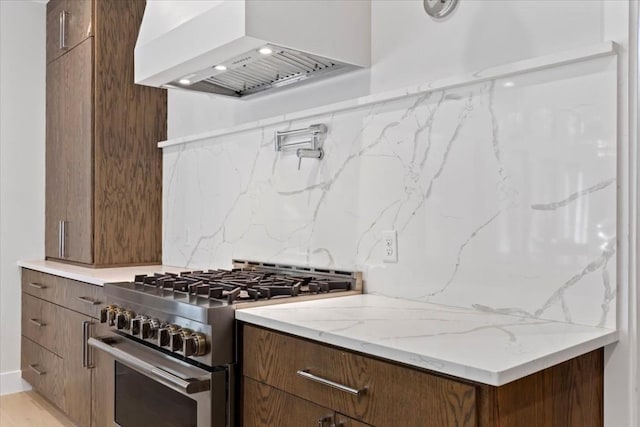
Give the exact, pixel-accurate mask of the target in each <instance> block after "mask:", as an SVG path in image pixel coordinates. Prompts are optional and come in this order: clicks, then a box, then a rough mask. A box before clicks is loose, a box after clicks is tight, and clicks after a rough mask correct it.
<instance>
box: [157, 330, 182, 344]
mask: <svg viewBox="0 0 640 427" xmlns="http://www.w3.org/2000/svg"><path fill="white" fill-rule="evenodd" d="M179 329H180V328H178V327H177V326H175V325H167V326H163V327H162V328H159V329H158V346H160V347H168V346H169V344H171V335H172V334H174V333H176V332H178V330H179Z"/></svg>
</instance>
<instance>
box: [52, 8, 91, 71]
mask: <svg viewBox="0 0 640 427" xmlns="http://www.w3.org/2000/svg"><path fill="white" fill-rule="evenodd" d="M92 35H93V1H91V0H51V1H50V2H49V3H48V4H47V63H49V62H51V61H53V60H55V59H56V58H58V57H60V56H62V55H64V54H66V53H67V52H69V51H71V49H73V48H74V47H76V46H77V45H78V44H80V43H81V42H82V41H83V40H85V39H86V38H87V37H90V36H92Z"/></svg>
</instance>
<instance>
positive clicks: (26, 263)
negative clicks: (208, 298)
mask: <svg viewBox="0 0 640 427" xmlns="http://www.w3.org/2000/svg"><path fill="white" fill-rule="evenodd" d="M16 264H17V265H18V266H19V267H22V268H26V269H29V270H34V271H39V272H41V273H46V274H51V275H54V276H59V277H64V278H66V279H71V280H77V281H79V282H83V283H89V284H91V285H96V286H104V285H105V284H106V283H117V282H126V281H132V280H133V278H134V277H135V275H136V274H149V273H153V272H160V271H173V270H177V271H180V270H183V269H181V268H179V267H173V266H167V265H162V264H154V265H142V266H140V265H138V266H126V267H105V268H90V267H82V266H78V265H74V264H64V263H60V262H55V261H49V260H19V261H18V262H17V263H16Z"/></svg>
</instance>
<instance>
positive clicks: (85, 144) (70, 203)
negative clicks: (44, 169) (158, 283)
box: [62, 1, 93, 264]
mask: <svg viewBox="0 0 640 427" xmlns="http://www.w3.org/2000/svg"><path fill="white" fill-rule="evenodd" d="M79 3H84V2H82V1H80V2H79ZM62 61H63V62H64V74H65V78H64V82H65V83H64V86H63V87H65V88H67V90H66V94H65V96H66V100H65V102H64V113H63V114H64V115H63V117H64V118H63V127H62V139H63V140H64V155H65V161H64V165H65V169H66V182H67V200H66V224H65V231H66V236H65V244H64V249H65V251H64V258H65V259H68V260H72V261H75V262H82V263H86V264H91V263H92V262H93V250H92V239H93V231H92V230H93V229H92V227H93V222H92V208H93V206H92V201H93V179H92V174H93V138H92V133H93V108H92V100H93V73H92V71H91V68H92V61H93V43H92V40H91V39H87V40H85V41H84V42H82V43H81V44H80V45H79V46H77V47H76V48H75V49H74V50H73V51H71V52H69V53H68V54H67V55H65V56H64V57H62Z"/></svg>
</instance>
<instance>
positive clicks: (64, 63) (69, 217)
mask: <svg viewBox="0 0 640 427" xmlns="http://www.w3.org/2000/svg"><path fill="white" fill-rule="evenodd" d="M144 7H145V1H144V0H130V1H119V0H52V1H50V2H49V3H48V5H47V14H48V19H47V25H48V28H47V58H48V60H49V62H48V64H47V125H46V140H47V144H46V221H45V255H46V256H47V258H51V259H56V260H61V261H67V262H74V263H81V264H88V265H93V266H96V267H99V266H109V265H127V264H149V263H155V262H159V261H160V260H161V244H162V243H161V238H162V237H161V221H162V217H161V216H162V209H161V204H162V200H161V198H162V191H161V188H162V156H161V152H160V150H159V149H158V148H157V145H156V144H157V142H158V141H161V140H163V139H165V138H166V114H167V112H166V91H164V90H162V89H156V88H150V87H146V86H139V85H135V84H134V83H133V66H134V64H133V51H134V47H135V41H136V37H137V34H138V29H139V26H140V22H141V20H142V14H143V12H144ZM56 16H58V17H60V19H59V20H58V21H56V19H54V18H55V17H56ZM62 16H64V17H65V18H64V19H62V18H61V17H62ZM61 23H64V25H65V28H64V29H63V30H64V31H63V30H61V29H60V28H61V27H60V25H61ZM56 34H57V35H58V36H61V35H62V34H65V35H66V36H65V37H66V39H65V40H66V41H67V42H66V46H67V47H66V48H63V49H60V48H59V46H57V45H56V44H55V43H54V42H55V41H56V40H54V39H55V37H56ZM58 41H59V40H58Z"/></svg>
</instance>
